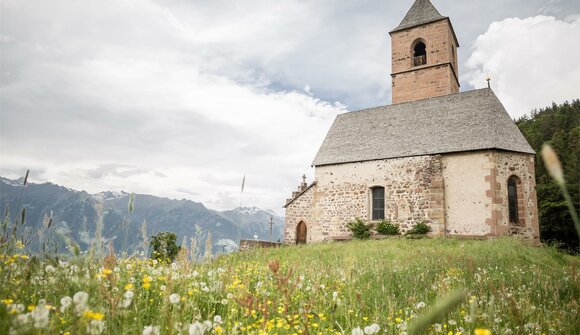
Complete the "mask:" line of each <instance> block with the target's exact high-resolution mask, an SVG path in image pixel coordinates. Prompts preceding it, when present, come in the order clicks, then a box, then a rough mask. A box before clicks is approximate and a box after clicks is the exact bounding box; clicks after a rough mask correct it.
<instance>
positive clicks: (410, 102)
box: [338, 87, 493, 116]
mask: <svg viewBox="0 0 580 335" xmlns="http://www.w3.org/2000/svg"><path fill="white" fill-rule="evenodd" d="M486 90H489V91H491V92H493V90H492V89H491V88H488V87H484V88H477V89H474V90H469V91H463V92H456V93H450V94H446V95H440V96H436V97H428V98H423V99H418V100H413V101H405V102H400V103H398V104H390V105H380V106H375V107H368V108H363V109H357V110H354V111H348V112H346V113H342V114H338V116H340V115H345V114H350V113H357V112H368V111H370V110H373V109H379V108H385V107H391V106H399V105H405V104H412V103H416V102H418V101H426V100H430V99H443V98H445V97H451V96H454V95H458V94H467V93H475V92H480V91H486Z"/></svg>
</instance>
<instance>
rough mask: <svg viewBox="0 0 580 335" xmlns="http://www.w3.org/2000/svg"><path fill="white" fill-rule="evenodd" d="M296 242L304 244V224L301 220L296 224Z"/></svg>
mask: <svg viewBox="0 0 580 335" xmlns="http://www.w3.org/2000/svg"><path fill="white" fill-rule="evenodd" d="M296 244H306V224H305V223H304V222H302V221H300V223H298V226H296Z"/></svg>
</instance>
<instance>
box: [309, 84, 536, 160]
mask: <svg viewBox="0 0 580 335" xmlns="http://www.w3.org/2000/svg"><path fill="white" fill-rule="evenodd" d="M486 149H499V150H507V151H514V152H522V153H528V154H534V153H535V152H534V150H533V149H532V147H530V145H529V144H528V142H527V141H526V139H525V138H524V136H523V135H522V133H521V132H520V131H519V129H518V127H517V126H516V125H515V123H514V122H513V120H512V119H511V117H510V116H509V115H508V113H507V112H506V110H505V108H504V107H503V105H502V104H501V102H500V101H499V99H498V98H497V97H496V95H495V94H494V93H493V91H492V90H491V89H488V88H485V89H480V90H474V91H468V92H462V93H455V94H450V95H446V96H441V97H435V98H428V99H423V100H417V101H413V102H407V103H401V104H395V105H388V106H382V107H375V108H371V109H365V110H361V111H357V112H350V113H344V114H340V115H338V116H337V117H336V119H335V120H334V123H333V124H332V127H331V128H330V130H329V131H328V134H327V135H326V138H325V139H324V142H323V143H322V146H321V147H320V149H319V150H318V153H317V154H316V157H315V158H314V162H313V163H312V165H313V166H319V165H330V164H339V163H350V162H361V161H370V160H376V159H388V158H399V157H411V156H422V155H435V154H443V153H452V152H464V151H475V150H486Z"/></svg>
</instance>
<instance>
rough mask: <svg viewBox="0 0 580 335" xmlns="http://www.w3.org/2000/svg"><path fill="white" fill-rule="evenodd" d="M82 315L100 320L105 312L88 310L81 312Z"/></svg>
mask: <svg viewBox="0 0 580 335" xmlns="http://www.w3.org/2000/svg"><path fill="white" fill-rule="evenodd" d="M83 316H84V317H86V318H88V319H91V320H102V319H103V318H104V317H105V314H103V313H99V312H93V311H91V310H88V311H85V312H84V313H83Z"/></svg>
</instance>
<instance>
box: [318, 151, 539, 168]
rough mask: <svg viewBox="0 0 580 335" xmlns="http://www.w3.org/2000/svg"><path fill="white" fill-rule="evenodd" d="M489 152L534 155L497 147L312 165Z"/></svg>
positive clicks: (534, 153) (320, 164) (321, 164)
mask: <svg viewBox="0 0 580 335" xmlns="http://www.w3.org/2000/svg"><path fill="white" fill-rule="evenodd" d="M490 150H498V151H506V152H515V153H519V154H524V155H534V156H535V155H536V152H535V151H534V150H533V149H532V147H530V148H529V150H528V151H524V150H513V149H505V148H498V147H491V148H481V149H470V150H455V151H445V152H436V153H424V154H416V155H404V156H392V157H383V158H370V159H362V160H361V159H359V160H348V161H339V162H333V163H319V164H315V163H316V162H313V163H312V166H313V167H321V166H329V165H339V164H353V163H365V162H372V161H379V160H387V159H401V158H411V157H421V156H436V155H447V154H457V153H474V152H479V151H490Z"/></svg>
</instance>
